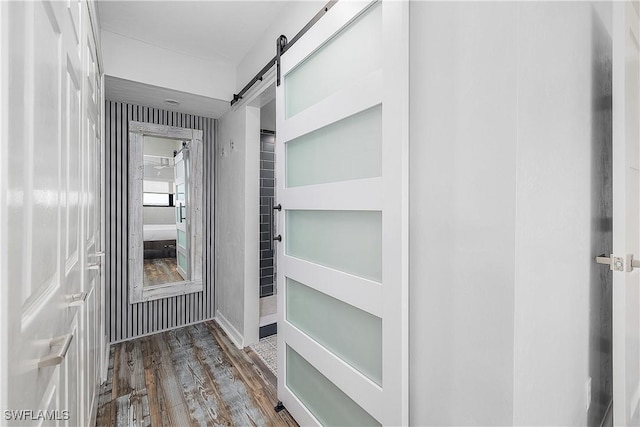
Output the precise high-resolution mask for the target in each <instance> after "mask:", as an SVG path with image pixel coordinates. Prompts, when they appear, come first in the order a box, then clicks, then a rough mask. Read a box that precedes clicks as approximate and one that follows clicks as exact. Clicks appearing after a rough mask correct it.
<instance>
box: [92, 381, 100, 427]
mask: <svg viewBox="0 0 640 427" xmlns="http://www.w3.org/2000/svg"><path fill="white" fill-rule="evenodd" d="M100 387H101V384H100V383H98V385H97V386H96V388H95V390H94V391H93V393H94V394H93V399H91V412H89V423H90V424H89V425H90V426H95V425H96V421H97V419H98V403H99V402H100Z"/></svg>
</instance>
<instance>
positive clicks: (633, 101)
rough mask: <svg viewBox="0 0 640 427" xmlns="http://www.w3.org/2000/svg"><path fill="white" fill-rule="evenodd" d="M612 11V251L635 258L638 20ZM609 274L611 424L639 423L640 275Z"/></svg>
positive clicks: (619, 9)
mask: <svg viewBox="0 0 640 427" xmlns="http://www.w3.org/2000/svg"><path fill="white" fill-rule="evenodd" d="M636 6H637V2H636ZM612 8H613V69H612V72H613V253H614V254H615V256H619V257H624V256H626V255H627V254H632V255H633V256H634V257H635V258H636V259H637V258H640V224H639V223H640V209H639V206H638V203H639V202H638V200H639V199H640V177H639V175H640V173H639V172H638V168H640V154H639V153H640V141H639V140H638V137H639V135H640V132H639V131H640V129H639V128H638V126H639V123H640V118H639V117H637V114H638V105H639V103H640V102H639V101H640V84H639V83H640V82H638V79H639V76H640V75H639V73H638V65H639V64H638V56H639V55H638V51H639V50H640V46H638V40H639V39H640V28H638V26H639V21H640V20H639V17H638V10H637V9H635V8H634V6H633V5H632V4H631V2H628V1H625V2H614V4H613V5H612ZM634 62H635V63H634ZM634 67H635V68H634ZM630 114H631V116H630ZM634 116H635V117H634ZM612 273H613V313H612V314H613V423H614V425H620V426H623V425H636V424H637V423H638V422H639V421H640V413H639V412H640V405H639V402H640V360H634V359H636V358H637V357H638V345H639V341H640V315H639V312H640V300H638V299H637V298H638V295H639V291H638V287H639V286H640V271H638V270H637V269H635V270H633V269H632V271H628V272H627V271H613V272H612ZM634 297H635V298H636V299H635V300H632V298H634ZM633 365H635V366H633ZM634 415H635V416H634Z"/></svg>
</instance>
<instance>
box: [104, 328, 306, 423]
mask: <svg viewBox="0 0 640 427" xmlns="http://www.w3.org/2000/svg"><path fill="white" fill-rule="evenodd" d="M277 401H278V399H277V393H276V378H275V376H274V375H273V374H272V373H271V372H270V371H269V369H268V368H267V367H266V366H264V364H263V363H262V361H261V360H260V359H259V358H258V356H257V355H256V354H255V353H254V352H253V351H251V350H249V349H247V350H244V351H243V350H239V349H237V348H236V347H235V346H234V345H233V344H232V343H231V341H230V340H229V339H228V338H227V336H226V335H225V333H224V332H223V331H222V330H221V329H220V328H219V327H218V325H217V324H216V323H215V322H213V321H209V322H205V323H200V324H197V325H192V326H187V327H184V328H180V329H177V330H173V331H169V332H163V333H159V334H155V335H151V336H148V337H143V338H138V339H136V340H132V341H127V342H124V343H120V344H115V345H113V346H112V347H111V354H110V363H109V373H108V379H107V382H106V383H105V384H104V385H103V386H102V388H101V393H100V397H99V402H98V405H99V406H98V416H97V423H96V424H97V426H98V427H101V426H297V425H298V424H297V423H296V422H295V420H294V419H293V418H292V417H291V415H289V413H288V412H287V411H286V410H283V411H281V412H275V410H274V409H273V407H274V406H275V405H276V404H277Z"/></svg>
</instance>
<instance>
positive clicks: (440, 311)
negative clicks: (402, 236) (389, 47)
mask: <svg viewBox="0 0 640 427" xmlns="http://www.w3.org/2000/svg"><path fill="white" fill-rule="evenodd" d="M410 7H411V11H410V17H411V23H410V28H411V42H410V43H411V52H410V55H411V56H410V61H411V63H410V66H411V72H410V75H411V82H410V84H411V106H410V108H411V118H410V123H411V130H410V132H411V133H410V153H411V154H410V229H409V235H410V239H411V243H410V316H411V317H410V331H411V332H410V334H411V335H410V360H411V363H410V372H411V375H410V379H411V388H410V399H411V400H410V406H409V410H410V419H411V424H413V425H507V424H510V423H511V420H512V399H513V397H512V396H513V394H512V387H513V368H512V367H513V354H512V352H513V292H514V289H513V281H514V262H513V259H514V258H513V257H514V253H513V247H514V233H515V197H516V195H515V178H516V170H515V158H516V145H515V139H516V101H517V100H516V92H515V87H516V86H515V85H516V69H515V62H514V58H515V56H516V38H515V35H516V20H515V17H516V7H515V5H514V4H509V3H500V4H489V3H458V2H451V3H441V2H440V3H434V2H424V3H423V2H416V3H411V6H410Z"/></svg>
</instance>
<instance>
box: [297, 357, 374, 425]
mask: <svg viewBox="0 0 640 427" xmlns="http://www.w3.org/2000/svg"><path fill="white" fill-rule="evenodd" d="M286 370H287V387H289V389H290V390H291V391H292V392H293V394H295V395H296V396H297V397H298V399H300V401H301V402H302V403H303V404H304V405H305V406H306V407H307V408H308V409H309V411H310V412H311V413H312V414H313V415H314V416H315V417H316V418H317V419H318V421H320V423H322V425H325V426H379V425H381V424H380V423H379V422H377V421H376V419H375V418H373V417H372V416H371V415H369V413H368V412H366V411H365V410H364V409H362V407H360V405H358V404H357V403H355V402H354V401H353V400H351V398H350V397H349V396H347V395H346V394H344V393H343V392H342V391H341V390H340V389H339V388H338V387H336V386H335V384H333V383H332V382H331V381H329V380H328V379H327V377H325V376H324V375H322V374H321V373H320V372H319V371H318V370H317V369H316V368H314V367H313V366H311V364H310V363H309V362H307V361H306V360H305V359H304V358H303V357H302V356H300V355H299V354H298V353H296V352H295V350H293V349H292V348H291V347H289V346H287V367H286Z"/></svg>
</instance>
